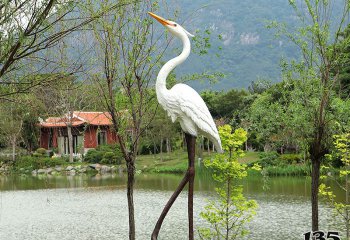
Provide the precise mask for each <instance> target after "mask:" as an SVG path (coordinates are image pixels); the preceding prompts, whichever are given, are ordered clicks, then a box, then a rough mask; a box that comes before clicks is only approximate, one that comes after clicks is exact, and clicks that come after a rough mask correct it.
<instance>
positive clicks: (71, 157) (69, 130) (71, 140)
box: [67, 124, 73, 162]
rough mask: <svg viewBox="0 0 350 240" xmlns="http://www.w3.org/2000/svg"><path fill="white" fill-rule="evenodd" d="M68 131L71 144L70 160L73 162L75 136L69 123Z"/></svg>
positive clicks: (69, 143)
mask: <svg viewBox="0 0 350 240" xmlns="http://www.w3.org/2000/svg"><path fill="white" fill-rule="evenodd" d="M67 132H68V145H69V162H73V136H72V126H71V124H68V125H67Z"/></svg>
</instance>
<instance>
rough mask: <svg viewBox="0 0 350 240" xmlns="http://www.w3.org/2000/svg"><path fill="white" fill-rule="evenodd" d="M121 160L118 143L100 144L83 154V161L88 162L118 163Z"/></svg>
mask: <svg viewBox="0 0 350 240" xmlns="http://www.w3.org/2000/svg"><path fill="white" fill-rule="evenodd" d="M121 160H122V154H121V151H120V148H119V146H118V145H100V146H98V147H97V148H96V149H91V150H89V151H88V152H87V153H86V154H85V156H84V161H86V162H89V163H102V164H120V163H121Z"/></svg>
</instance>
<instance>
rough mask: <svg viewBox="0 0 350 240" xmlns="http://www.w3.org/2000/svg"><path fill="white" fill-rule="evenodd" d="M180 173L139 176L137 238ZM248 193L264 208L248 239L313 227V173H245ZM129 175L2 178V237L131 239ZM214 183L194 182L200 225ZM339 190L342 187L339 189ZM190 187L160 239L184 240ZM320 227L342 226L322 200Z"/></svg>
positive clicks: (290, 235) (291, 235) (297, 233)
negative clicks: (309, 175)
mask: <svg viewBox="0 0 350 240" xmlns="http://www.w3.org/2000/svg"><path fill="white" fill-rule="evenodd" d="M181 178H182V176H179V175H152V174H146V175H143V174H141V175H138V176H137V178H136V183H135V218H136V229H137V234H136V235H137V239H150V234H151V232H152V230H153V227H154V224H155V223H156V221H157V219H158V216H159V215H160V212H161V211H162V208H163V206H164V205H165V203H166V201H167V199H168V198H169V197H170V195H171V193H172V192H173V191H174V189H175V188H176V187H177V184H178V183H179V182H180V180H181ZM242 184H243V186H244V192H245V195H246V197H248V198H250V199H255V200H257V202H258V204H259V209H258V213H257V215H256V217H255V218H254V219H253V221H252V222H251V223H250V224H249V225H248V228H249V229H250V232H251V233H250V234H249V235H248V236H247V237H246V238H245V239H253V240H254V239H276V240H277V239H303V236H302V235H303V233H305V232H307V231H309V229H310V228H311V223H310V221H311V204H310V200H309V199H310V179H309V178H305V177H302V178H301V177H278V178H269V180H268V181H267V182H265V181H263V179H262V177H260V176H255V177H248V178H247V179H246V180H244V181H243V182H242ZM125 187H126V178H125V176H118V175H102V176H88V175H80V176H55V177H53V176H38V177H32V176H22V177H20V176H3V177H0V190H1V191H0V239H9V240H12V239H29V240H37V239H50V240H51V239H62V240H64V239H67V240H68V239H106V240H107V239H128V221H127V219H128V215H127V201H126V191H125ZM214 188H215V184H214V183H213V182H212V181H211V180H210V178H209V177H208V176H207V175H205V174H204V175H203V174H200V175H198V176H197V177H196V183H195V189H196V191H195V199H194V211H195V227H199V226H203V225H205V222H204V221H203V220H202V219H201V218H200V217H199V213H200V212H201V211H202V210H203V208H204V206H205V205H206V199H208V198H213V197H215V194H214V191H213V190H214ZM336 191H337V189H336ZM186 193H187V192H184V193H183V194H181V195H180V196H179V198H178V200H177V201H176V202H175V203H174V205H173V207H172V209H171V210H170V212H169V214H168V216H167V218H166V219H165V221H164V223H163V226H162V229H161V234H160V237H159V239H187V195H186ZM320 227H321V229H322V230H325V231H329V230H337V231H342V230H343V229H344V228H343V227H342V225H341V222H340V220H339V219H337V218H335V217H333V215H332V210H331V209H329V208H328V207H327V206H326V205H325V204H324V203H322V202H321V204H320Z"/></svg>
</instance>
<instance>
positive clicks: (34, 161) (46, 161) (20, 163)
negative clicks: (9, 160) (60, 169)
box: [14, 156, 66, 169]
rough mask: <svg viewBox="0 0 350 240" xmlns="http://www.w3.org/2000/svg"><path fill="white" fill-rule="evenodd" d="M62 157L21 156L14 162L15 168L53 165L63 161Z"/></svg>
mask: <svg viewBox="0 0 350 240" xmlns="http://www.w3.org/2000/svg"><path fill="white" fill-rule="evenodd" d="M65 162H66V161H65V159H63V158H49V157H31V156H23V157H21V158H19V159H18V160H16V161H15V162H14V167H15V169H20V168H31V169H39V168H43V167H54V166H57V165H63V164H64V163H65Z"/></svg>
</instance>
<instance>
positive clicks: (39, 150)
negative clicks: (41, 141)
mask: <svg viewBox="0 0 350 240" xmlns="http://www.w3.org/2000/svg"><path fill="white" fill-rule="evenodd" d="M35 153H37V154H38V155H40V156H45V155H46V149H45V148H38V149H37V150H36V151H35Z"/></svg>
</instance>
